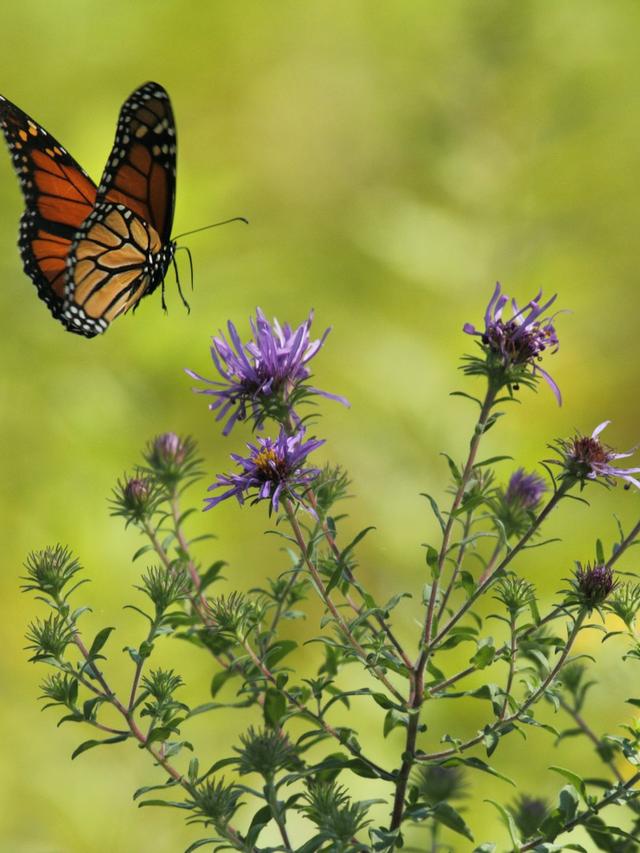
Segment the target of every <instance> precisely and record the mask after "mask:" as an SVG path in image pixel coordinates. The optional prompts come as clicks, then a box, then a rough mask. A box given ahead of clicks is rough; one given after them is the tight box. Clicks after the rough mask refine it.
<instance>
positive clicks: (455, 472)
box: [440, 453, 461, 483]
mask: <svg viewBox="0 0 640 853" xmlns="http://www.w3.org/2000/svg"><path fill="white" fill-rule="evenodd" d="M440 456H444V458H445V459H446V460H447V464H448V466H449V470H450V471H451V476H452V477H453V479H454V481H455V482H456V483H459V482H460V479H461V476H460V471H459V470H458V466H457V465H456V463H455V462H454V461H453V459H452V458H451V457H450V456H449V454H448V453H441V454H440Z"/></svg>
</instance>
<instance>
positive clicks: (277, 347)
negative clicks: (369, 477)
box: [154, 284, 640, 535]
mask: <svg viewBox="0 0 640 853" xmlns="http://www.w3.org/2000/svg"><path fill="white" fill-rule="evenodd" d="M555 300H556V296H553V297H551V298H550V299H547V300H546V301H543V300H542V293H538V294H537V296H536V297H535V298H534V299H532V300H530V301H529V302H528V303H527V304H526V305H525V306H524V308H519V307H518V305H517V303H516V301H515V299H510V298H509V297H508V296H507V295H506V294H504V293H502V290H501V287H500V284H497V285H496V287H495V290H494V292H493V295H492V296H491V299H490V301H489V304H488V306H487V309H486V311H485V316H484V330H483V331H478V330H477V329H476V327H475V326H473V325H472V324H471V323H466V324H465V325H464V331H465V332H466V333H467V334H469V335H474V336H477V337H479V338H480V345H481V347H482V349H483V351H484V359H483V360H482V359H479V358H474V357H469V359H468V362H469V366H468V367H467V368H465V369H466V370H467V372H469V373H484V375H486V376H487V377H488V380H489V383H490V384H491V383H493V387H494V389H497V388H500V387H502V386H505V385H507V386H509V387H510V388H517V386H518V383H519V382H523V383H525V384H527V385H530V386H534V385H535V383H536V380H537V376H538V374H539V375H540V376H541V377H542V378H543V379H544V380H545V381H546V382H547V383H548V384H549V386H550V387H551V389H552V391H553V393H554V394H555V396H556V398H557V400H558V402H559V403H560V402H561V395H560V390H559V388H558V386H557V384H556V383H555V381H554V380H553V379H552V378H551V376H550V375H549V374H548V373H547V372H546V370H544V369H543V368H542V367H541V366H540V361H541V359H542V357H543V354H546V353H552V354H553V353H555V352H556V351H557V349H558V346H559V341H558V336H557V334H556V330H555V326H554V320H555V317H556V314H551V315H549V314H548V312H549V309H550V308H551V306H552V305H553V304H554V302H555ZM509 304H510V305H511V316H510V317H507V316H505V309H506V308H507V306H508V305H509ZM312 322H313V312H311V313H310V314H309V316H308V317H307V319H306V320H305V321H304V322H303V323H302V324H301V325H299V326H298V327H297V328H293V327H292V326H290V325H288V324H286V323H285V324H283V325H280V323H278V321H277V320H274V321H273V322H269V320H267V318H266V316H265V315H264V313H263V312H262V311H261V310H260V309H259V308H258V309H257V311H256V315H255V317H254V318H252V319H251V320H250V325H251V331H252V334H253V337H252V339H251V340H249V341H248V342H247V343H244V342H243V341H242V340H241V338H240V336H239V334H238V331H237V329H236V327H235V326H234V324H233V323H232V322H230V321H229V323H228V324H227V328H228V338H227V337H226V336H225V335H224V334H223V333H222V332H221V333H220V334H219V335H217V336H214V338H213V341H212V346H211V357H212V360H213V363H214V365H215V368H216V370H217V371H218V374H219V377H220V378H219V379H216V380H211V379H206V378H204V377H202V376H200V375H199V374H197V373H194V372H193V371H191V370H187V373H188V374H189V375H190V376H192V377H193V378H195V379H197V380H199V381H202V382H205V383H207V385H208V386H209V387H206V388H195V389H194V390H195V391H196V392H197V393H201V394H205V395H207V396H209V397H211V398H212V400H211V402H210V403H209V408H210V409H211V410H212V411H214V412H215V413H216V420H217V421H220V420H225V424H224V429H223V434H224V435H228V434H229V432H230V431H231V429H232V428H233V426H234V424H235V423H236V422H237V421H239V420H246V419H247V417H250V418H251V419H252V421H253V426H254V428H256V429H261V428H262V427H263V426H264V424H265V422H266V420H267V419H272V420H274V421H275V422H276V423H277V424H278V426H279V434H278V436H277V438H275V439H273V438H269V437H266V438H259V439H258V440H257V442H256V443H255V444H248V448H249V455H248V456H242V455H238V454H232V457H231V458H232V459H233V460H234V462H235V463H236V464H237V466H238V467H239V471H238V472H237V473H233V474H221V475H219V476H218V478H217V480H216V482H215V483H213V484H212V485H211V486H210V489H211V490H217V489H222V490H223V491H222V493H221V494H218V495H216V496H215V497H212V498H208V499H207V501H206V503H207V509H209V508H211V507H213V506H216V505H217V504H219V503H220V502H221V501H224V500H226V499H227V498H230V497H236V498H237V499H238V500H239V501H240V503H242V502H243V501H244V499H245V497H246V496H252V497H253V499H254V501H262V500H267V501H269V504H270V510H276V511H277V510H278V507H279V506H280V502H281V500H282V499H283V497H289V498H292V499H295V500H298V501H301V500H302V498H303V495H304V493H305V492H306V490H307V489H308V487H309V485H310V483H311V482H312V481H313V479H314V478H315V477H316V476H317V473H318V469H317V468H314V467H307V466H306V459H307V456H308V455H309V454H310V453H311V452H312V451H314V450H316V449H317V448H318V447H320V446H321V445H322V444H323V443H324V441H321V440H318V439H316V438H307V437H306V430H305V426H304V425H303V421H302V419H301V418H300V417H299V415H298V414H297V411H296V407H297V406H298V405H299V403H301V402H303V401H304V400H305V399H307V398H309V397H311V396H313V395H321V396H323V397H327V398H329V399H332V400H337V401H339V402H341V403H343V404H344V405H348V403H347V401H346V400H345V399H344V398H343V397H340V396H337V395H335V394H331V393H329V392H327V391H320V390H318V389H317V388H314V387H312V386H311V385H309V384H307V383H308V380H309V379H310V377H311V372H310V369H309V363H310V361H311V360H312V359H313V358H314V357H315V356H316V355H317V354H318V352H319V351H320V350H321V349H322V347H323V345H324V343H325V341H326V338H327V335H328V334H329V331H330V329H327V330H325V332H324V333H323V335H322V336H321V337H320V338H316V339H312V338H311V325H312ZM608 423H609V422H608V421H605V422H603V423H602V424H600V425H599V426H598V427H596V429H595V430H594V432H593V433H592V435H591V436H580V435H578V436H575V437H574V438H572V439H570V440H563V441H559V442H557V445H556V447H557V448H558V449H559V450H560V454H561V459H560V463H559V464H561V465H562V466H563V468H564V471H563V475H562V476H563V477H564V478H565V479H566V480H568V481H569V482H581V483H582V484H584V483H585V482H586V481H587V480H596V479H600V480H604V481H605V482H607V483H611V482H612V481H613V480H614V478H620V479H622V480H624V481H625V482H626V483H627V484H633V485H634V486H637V487H640V481H639V480H637V479H636V478H635V477H633V476H632V475H633V474H634V473H637V472H639V471H640V468H627V469H625V468H620V467H618V466H617V465H615V464H613V463H615V462H616V461H617V460H618V459H621V458H624V457H627V456H629V455H631V453H632V452H633V451H630V452H628V453H616V452H615V451H613V450H612V449H611V448H609V447H607V446H606V445H604V444H602V443H601V441H600V439H599V435H600V433H601V432H602V430H603V429H604V427H605V426H607V424H608ZM161 439H162V440H160V439H158V441H157V446H156V447H154V453H155V455H156V456H157V457H158V458H164V457H166V458H167V460H174V461H176V459H175V458H176V456H177V455H178V456H179V454H180V448H179V447H178V445H177V444H176V441H177V438H176V439H174V438H173V437H172V435H171V434H168V435H167V436H163V437H161ZM165 445H166V446H165ZM556 461H557V460H556ZM546 488H547V487H546V484H545V482H544V480H543V479H542V478H541V477H539V476H538V475H537V474H527V473H526V472H525V471H524V470H523V469H519V470H517V471H516V472H515V473H514V474H513V475H512V477H511V480H510V482H509V484H508V487H507V489H506V490H505V491H497V492H496V495H497V497H496V501H495V505H496V515H497V517H498V518H499V519H500V521H501V522H502V524H503V525H504V527H505V529H506V530H507V534H508V535H510V534H511V533H518V532H519V531H520V532H521V528H522V527H523V525H526V524H528V523H529V522H530V520H531V517H532V514H533V513H534V511H535V510H536V509H537V507H538V505H539V504H540V501H541V498H542V495H543V494H544V492H545V491H546Z"/></svg>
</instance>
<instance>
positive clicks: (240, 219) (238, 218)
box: [171, 216, 249, 243]
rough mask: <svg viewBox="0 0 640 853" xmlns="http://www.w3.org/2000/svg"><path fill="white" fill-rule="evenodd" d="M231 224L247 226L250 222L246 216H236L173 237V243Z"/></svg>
mask: <svg viewBox="0 0 640 853" xmlns="http://www.w3.org/2000/svg"><path fill="white" fill-rule="evenodd" d="M230 222H244V224H245V225H248V224H249V220H248V219H245V217H244V216H234V217H232V218H231V219H223V220H222V222H214V223H213V225H205V226H204V227H202V228H195V229H194V230H193V231H185V232H184V233H182V234H178V236H177V237H172V238H171V239H172V241H173V242H174V243H175V241H176V240H179V239H180V238H181V237H188V236H189V235H191V234H198V233H199V232H200V231H208V230H209V228H217V227H218V226H219V225H228V224H229V223H230Z"/></svg>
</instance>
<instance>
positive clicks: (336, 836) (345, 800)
mask: <svg viewBox="0 0 640 853" xmlns="http://www.w3.org/2000/svg"><path fill="white" fill-rule="evenodd" d="M367 805H368V804H367V803H366V802H365V803H360V802H355V803H354V802H353V801H352V800H351V797H349V795H348V794H347V791H346V789H345V788H343V787H341V786H340V785H337V784H336V783H335V782H318V781H310V782H309V785H308V788H307V791H306V793H305V795H304V805H303V806H302V808H301V811H302V813H303V814H304V815H305V816H306V817H307V818H308V819H309V820H310V821H311V822H312V823H314V824H315V825H316V826H317V827H318V829H319V830H320V832H321V833H322V835H323V836H325V837H327V838H328V839H330V840H331V841H333V842H334V845H332V847H331V848H330V849H332V850H333V849H335V850H342V849H345V846H346V845H348V844H349V843H350V842H351V843H352V840H353V838H354V836H355V835H357V833H358V832H360V831H361V830H362V829H364V828H365V827H366V826H367V824H368V823H369V821H368V820H367V817H366V815H367Z"/></svg>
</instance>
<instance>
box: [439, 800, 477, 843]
mask: <svg viewBox="0 0 640 853" xmlns="http://www.w3.org/2000/svg"><path fill="white" fill-rule="evenodd" d="M431 813H432V815H433V818H434V820H436V821H438V823H441V824H442V825H443V826H446V827H448V828H449V829H452V830H453V831H454V832H457V833H458V834H459V835H464V836H465V838H468V839H469V841H473V835H471V830H470V829H469V827H468V826H467V824H466V823H465V822H464V820H463V818H462V816H461V815H460V813H459V812H457V811H456V810H455V809H454V808H453V806H450V805H449V803H445V802H442V803H436V805H435V806H434V807H433V809H432V812H431Z"/></svg>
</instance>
